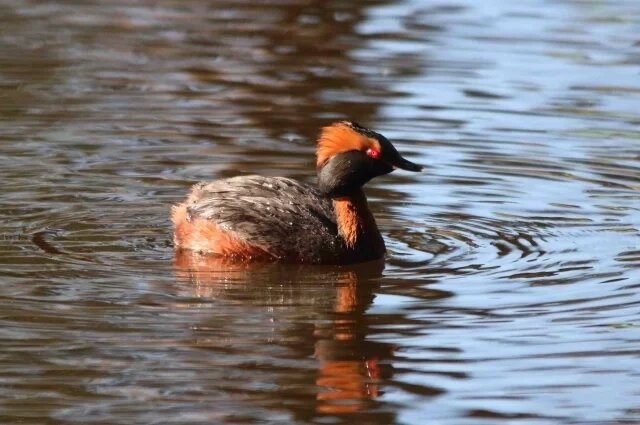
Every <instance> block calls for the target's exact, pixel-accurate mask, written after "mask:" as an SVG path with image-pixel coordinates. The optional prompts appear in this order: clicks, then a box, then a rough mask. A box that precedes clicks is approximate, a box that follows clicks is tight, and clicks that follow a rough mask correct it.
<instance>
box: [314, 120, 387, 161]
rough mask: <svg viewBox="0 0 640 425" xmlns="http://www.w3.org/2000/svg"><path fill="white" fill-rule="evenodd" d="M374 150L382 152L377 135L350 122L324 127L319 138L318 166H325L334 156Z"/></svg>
mask: <svg viewBox="0 0 640 425" xmlns="http://www.w3.org/2000/svg"><path fill="white" fill-rule="evenodd" d="M369 149H372V150H373V151H375V152H378V153H379V152H380V151H381V147H380V142H379V141H378V140H376V138H375V133H373V132H372V131H370V130H367V129H366V128H364V127H361V126H359V125H358V124H355V123H352V122H350V121H340V122H336V123H333V124H331V125H329V126H327V127H324V128H323V129H322V131H321V132H320V137H318V149H317V151H316V156H317V161H316V166H317V167H321V166H323V165H324V164H325V163H326V162H327V161H328V160H329V159H331V158H332V157H333V156H335V155H337V154H339V153H343V152H349V151H362V152H366V151H367V150H369Z"/></svg>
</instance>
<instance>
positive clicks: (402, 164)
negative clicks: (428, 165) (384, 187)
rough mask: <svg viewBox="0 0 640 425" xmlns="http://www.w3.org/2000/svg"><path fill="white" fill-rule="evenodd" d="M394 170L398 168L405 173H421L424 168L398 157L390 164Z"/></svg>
mask: <svg viewBox="0 0 640 425" xmlns="http://www.w3.org/2000/svg"><path fill="white" fill-rule="evenodd" d="M391 165H393V167H394V168H400V169H401V170H407V171H422V169H423V168H424V167H423V166H422V165H418V164H414V163H413V162H411V161H407V160H406V159H404V158H403V157H401V156H399V157H398V159H396V160H395V161H393V162H392V163H391Z"/></svg>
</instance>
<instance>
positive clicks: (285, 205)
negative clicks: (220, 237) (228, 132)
mask: <svg viewBox="0 0 640 425" xmlns="http://www.w3.org/2000/svg"><path fill="white" fill-rule="evenodd" d="M189 201H190V202H189V204H188V206H187V212H188V214H189V217H190V218H196V217H197V218H203V219H206V220H210V221H212V222H214V223H216V224H217V225H218V226H219V227H220V228H221V229H223V230H225V231H228V232H231V233H232V234H233V235H234V236H235V237H237V238H239V239H242V240H244V241H246V242H248V243H250V244H251V245H254V246H257V247H259V248H261V249H262V250H264V251H266V252H268V253H270V254H271V255H273V256H274V257H277V258H291V257H296V258H298V259H302V260H304V261H303V262H309V263H326V262H327V260H332V259H334V260H337V259H339V256H340V255H344V253H345V250H346V247H345V245H344V241H343V240H342V238H341V237H339V236H338V228H337V224H336V216H335V210H334V207H333V204H332V202H331V200H330V199H329V198H327V197H325V196H323V195H322V193H320V191H318V189H316V188H315V187H313V186H310V185H307V184H303V183H300V182H297V181H295V180H292V179H289V178H285V177H263V176H258V175H250V176H239V177H233V178H229V179H222V180H215V181H212V182H203V183H198V184H196V185H195V186H194V187H193V192H192V195H191V196H190V199H189Z"/></svg>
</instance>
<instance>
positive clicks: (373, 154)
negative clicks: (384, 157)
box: [367, 148, 381, 159]
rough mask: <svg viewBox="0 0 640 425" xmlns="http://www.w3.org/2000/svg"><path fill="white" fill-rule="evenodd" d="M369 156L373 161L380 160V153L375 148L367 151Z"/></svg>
mask: <svg viewBox="0 0 640 425" xmlns="http://www.w3.org/2000/svg"><path fill="white" fill-rule="evenodd" d="M367 156H370V157H371V158H373V159H380V156H381V155H380V151H377V150H375V149H373V148H369V149H367Z"/></svg>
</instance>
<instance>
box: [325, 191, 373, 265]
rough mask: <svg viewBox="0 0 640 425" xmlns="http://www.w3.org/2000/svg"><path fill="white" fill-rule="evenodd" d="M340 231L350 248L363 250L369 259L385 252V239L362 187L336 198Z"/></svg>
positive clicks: (334, 201)
mask: <svg viewBox="0 0 640 425" xmlns="http://www.w3.org/2000/svg"><path fill="white" fill-rule="evenodd" d="M333 206H334V208H335V211H336V220H337V224H338V233H339V234H340V236H341V237H342V238H343V239H344V241H345V243H346V245H347V246H348V247H349V248H350V249H354V250H356V251H361V252H362V254H363V255H364V256H366V257H370V258H368V259H374V258H379V257H381V256H382V255H383V254H384V252H385V246H384V240H383V239H382V235H380V231H379V230H378V226H377V225H376V220H375V218H374V217H373V214H371V211H370V210H369V204H368V203H367V198H366V196H365V195H364V192H363V191H362V189H358V190H357V191H355V192H353V193H351V194H349V195H348V196H344V197H340V198H335V199H334V200H333Z"/></svg>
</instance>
